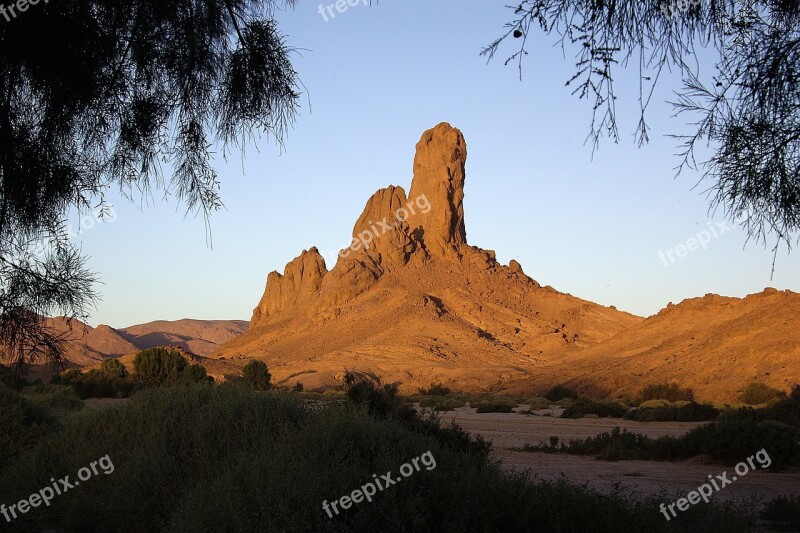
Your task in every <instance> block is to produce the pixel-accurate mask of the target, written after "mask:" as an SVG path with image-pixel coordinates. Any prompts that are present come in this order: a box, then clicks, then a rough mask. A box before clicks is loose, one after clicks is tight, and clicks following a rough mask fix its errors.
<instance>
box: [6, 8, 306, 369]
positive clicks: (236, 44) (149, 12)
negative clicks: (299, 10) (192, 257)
mask: <svg viewBox="0 0 800 533" xmlns="http://www.w3.org/2000/svg"><path fill="white" fill-rule="evenodd" d="M295 1H296V0H174V1H171V2H163V1H161V0H58V1H57V2H56V1H54V2H40V3H39V4H37V5H31V4H28V5H27V9H26V10H25V11H24V12H21V11H19V10H16V11H13V12H11V13H10V15H9V12H8V11H6V12H5V13H0V342H2V344H3V352H2V356H3V358H4V359H6V360H10V361H11V362H12V363H14V364H15V366H16V368H20V367H23V366H24V365H25V364H27V363H31V362H40V361H42V360H45V361H54V362H56V363H59V362H63V342H64V337H63V335H61V334H59V333H57V332H55V331H53V330H51V329H49V328H48V327H47V326H46V324H45V322H44V321H43V317H45V316H54V315H64V316H67V317H70V318H75V317H78V318H85V316H86V314H87V310H88V309H89V308H90V307H91V306H92V305H93V304H94V302H95V301H96V298H97V295H96V293H95V292H94V291H93V289H92V286H93V283H94V282H95V281H96V276H95V274H93V273H91V272H89V271H88V270H87V269H86V267H85V258H84V257H83V256H82V255H81V253H80V251H79V250H77V249H76V248H75V247H74V246H73V245H72V244H71V243H70V242H69V239H68V236H67V235H66V232H65V230H64V226H65V224H64V219H65V217H66V215H67V213H68V212H69V210H70V209H78V210H79V211H86V210H88V209H97V210H98V212H99V213H100V215H101V216H102V213H103V211H104V209H106V208H107V204H106V202H105V199H104V193H105V191H107V190H108V188H109V187H117V188H119V189H120V191H122V193H123V194H124V195H126V196H128V197H133V196H134V195H139V194H150V193H151V192H152V191H153V190H160V191H163V193H164V195H165V196H166V195H174V196H175V197H176V198H177V199H178V201H180V202H183V203H184V204H185V206H186V208H187V211H188V212H195V213H197V212H200V213H202V214H203V215H204V216H206V217H207V216H208V214H209V213H211V212H213V211H214V210H216V209H218V208H219V207H220V206H221V200H220V197H219V194H218V190H219V183H218V179H217V174H216V172H215V171H214V169H213V168H212V166H211V164H210V157H211V150H212V147H213V146H214V144H215V143H219V144H221V145H222V147H223V153H227V149H228V148H229V147H230V146H231V145H235V146H238V147H244V146H245V145H246V144H247V143H248V142H251V141H253V140H254V139H255V137H256V135H262V134H264V135H266V136H267V137H273V138H275V139H276V140H277V141H278V142H281V140H282V139H283V138H284V135H285V134H286V131H287V128H288V127H289V126H290V125H291V123H292V121H293V120H294V117H295V114H296V111H297V106H298V99H299V94H300V92H299V89H298V84H299V81H298V79H297V76H296V73H295V71H294V69H293V67H292V64H291V62H290V55H291V52H292V49H291V48H289V47H288V46H287V45H286V43H285V42H284V38H283V37H282V36H281V34H280V33H279V31H278V28H277V26H276V23H275V21H274V17H273V15H274V12H275V10H276V9H279V8H282V7H284V6H288V7H291V6H293V5H294V4H295ZM11 15H13V17H12V16H11ZM2 17H6V18H5V19H3V18H2Z"/></svg>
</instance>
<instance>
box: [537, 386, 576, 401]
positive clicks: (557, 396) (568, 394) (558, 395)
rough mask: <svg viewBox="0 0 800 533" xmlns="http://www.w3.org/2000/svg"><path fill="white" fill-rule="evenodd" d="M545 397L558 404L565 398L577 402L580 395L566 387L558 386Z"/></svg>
mask: <svg viewBox="0 0 800 533" xmlns="http://www.w3.org/2000/svg"><path fill="white" fill-rule="evenodd" d="M544 397H545V398H547V399H548V400H550V401H551V402H557V401H559V400H563V399H564V398H572V399H573V400H577V399H578V393H577V392H575V391H574V390H572V389H570V388H569V387H566V386H564V385H556V386H555V387H553V388H551V389H550V390H549V391H547V393H546V394H545V395H544Z"/></svg>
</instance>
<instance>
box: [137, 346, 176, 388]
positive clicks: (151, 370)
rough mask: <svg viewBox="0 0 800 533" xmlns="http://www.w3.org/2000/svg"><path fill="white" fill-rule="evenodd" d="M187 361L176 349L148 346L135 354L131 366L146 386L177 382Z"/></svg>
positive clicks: (138, 378)
mask: <svg viewBox="0 0 800 533" xmlns="http://www.w3.org/2000/svg"><path fill="white" fill-rule="evenodd" d="M187 366H189V362H188V361H187V360H186V358H185V357H184V356H183V354H181V353H180V352H179V351H178V350H174V349H171V348H162V347H159V348H149V349H147V350H142V351H141V352H139V353H137V354H136V357H135V358H134V360H133V368H134V371H135V372H136V378H137V380H139V381H140V382H141V383H142V384H144V385H146V386H153V385H163V384H165V383H178V382H179V381H181V378H182V376H181V373H182V372H183V371H184V370H185V369H186V367H187Z"/></svg>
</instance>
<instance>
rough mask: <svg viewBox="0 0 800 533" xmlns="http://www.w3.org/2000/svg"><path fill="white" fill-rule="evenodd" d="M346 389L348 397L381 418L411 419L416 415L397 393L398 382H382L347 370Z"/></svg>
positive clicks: (345, 377) (345, 376)
mask: <svg viewBox="0 0 800 533" xmlns="http://www.w3.org/2000/svg"><path fill="white" fill-rule="evenodd" d="M344 390H345V392H346V393H347V397H348V398H349V399H350V400H351V401H352V402H353V403H354V404H356V405H358V406H361V407H363V408H364V409H366V410H367V412H369V413H370V414H371V415H372V416H374V417H376V418H379V419H386V418H394V419H399V420H409V419H413V418H415V417H416V411H415V410H414V408H413V407H411V406H410V405H408V404H407V403H405V402H404V401H403V400H402V399H401V398H400V396H399V395H398V394H397V385H396V384H382V383H381V382H380V381H378V382H377V383H375V382H373V381H372V380H370V379H368V378H367V377H365V376H363V375H359V374H356V373H355V372H350V371H348V372H345V375H344Z"/></svg>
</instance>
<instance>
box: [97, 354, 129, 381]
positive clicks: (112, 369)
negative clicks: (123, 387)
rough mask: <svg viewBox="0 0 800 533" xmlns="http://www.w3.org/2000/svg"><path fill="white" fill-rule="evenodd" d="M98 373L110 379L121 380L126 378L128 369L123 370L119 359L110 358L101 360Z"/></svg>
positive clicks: (123, 367)
mask: <svg viewBox="0 0 800 533" xmlns="http://www.w3.org/2000/svg"><path fill="white" fill-rule="evenodd" d="M100 372H102V373H103V374H105V375H106V376H108V377H110V378H111V379H123V378H127V377H128V369H127V368H125V365H123V364H122V363H121V362H120V361H119V359H117V358H114V357H110V358H108V359H103V362H102V363H100Z"/></svg>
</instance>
